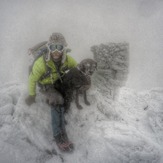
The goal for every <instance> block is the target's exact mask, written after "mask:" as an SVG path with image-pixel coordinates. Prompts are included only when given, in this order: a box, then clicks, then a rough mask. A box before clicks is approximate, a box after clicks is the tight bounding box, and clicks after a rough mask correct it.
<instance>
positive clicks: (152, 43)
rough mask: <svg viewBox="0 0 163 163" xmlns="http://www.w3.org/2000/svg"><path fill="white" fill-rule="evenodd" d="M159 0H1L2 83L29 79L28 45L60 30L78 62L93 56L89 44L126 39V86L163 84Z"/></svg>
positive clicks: (161, 5) (162, 22)
mask: <svg viewBox="0 0 163 163" xmlns="http://www.w3.org/2000/svg"><path fill="white" fill-rule="evenodd" d="M162 8H163V1H161V0H132V1H131V0H125V1H123V0H117V1H114V0H103V1H100V0H89V1H86V0H76V1H75V0H69V1H66V0H60V1H59V0H39V1H36V0H28V1H25V0H15V1H12V0H8V1H5V0H1V1H0V22H1V26H0V38H1V39H0V51H1V54H0V84H4V83H8V82H13V81H19V82H23V83H24V82H27V80H28V60H29V56H28V53H27V51H28V49H29V48H30V47H32V46H34V45H35V44H37V43H38V42H41V41H45V40H48V39H49V36H50V35H51V34H52V33H53V32H60V33H62V34H63V35H64V36H65V38H66V41H67V42H68V47H69V48H71V49H72V52H71V56H73V57H74V58H75V59H76V60H77V61H81V60H82V59H84V58H88V57H90V58H93V54H92V52H91V51H90V47H91V46H93V45H99V44H101V43H108V42H124V41H125V42H128V43H129V45H130V65H129V74H128V80H127V82H126V87H130V88H132V89H135V90H138V91H141V90H146V89H151V88H154V87H163V64H162V60H163V55H162V52H163V46H162V45H163V32H162V29H163V10H162Z"/></svg>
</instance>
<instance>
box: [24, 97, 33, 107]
mask: <svg viewBox="0 0 163 163" xmlns="http://www.w3.org/2000/svg"><path fill="white" fill-rule="evenodd" d="M25 102H26V104H27V105H28V106H30V105H32V104H33V103H35V96H28V97H27V98H26V99H25Z"/></svg>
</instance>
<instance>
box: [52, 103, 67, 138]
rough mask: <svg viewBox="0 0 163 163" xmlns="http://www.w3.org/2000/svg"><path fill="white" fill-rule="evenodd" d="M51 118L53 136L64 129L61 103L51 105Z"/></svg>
mask: <svg viewBox="0 0 163 163" xmlns="http://www.w3.org/2000/svg"><path fill="white" fill-rule="evenodd" d="M51 118H52V129H53V136H57V135H58V134H60V133H61V132H63V131H65V118H64V107H63V106H62V105H55V106H51Z"/></svg>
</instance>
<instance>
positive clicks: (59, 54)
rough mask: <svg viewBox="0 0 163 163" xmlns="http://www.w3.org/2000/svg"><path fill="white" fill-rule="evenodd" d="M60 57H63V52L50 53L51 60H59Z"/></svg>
mask: <svg viewBox="0 0 163 163" xmlns="http://www.w3.org/2000/svg"><path fill="white" fill-rule="evenodd" d="M62 55H63V52H58V51H55V52H51V57H52V59H53V60H54V61H58V60H61V58H62Z"/></svg>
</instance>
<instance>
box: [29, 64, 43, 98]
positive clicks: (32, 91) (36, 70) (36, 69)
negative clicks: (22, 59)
mask: <svg viewBox="0 0 163 163" xmlns="http://www.w3.org/2000/svg"><path fill="white" fill-rule="evenodd" d="M43 67H44V66H43V65H42V66H41V64H39V62H35V64H34V65H33V68H32V72H31V73H30V75H29V82H28V87H29V95H30V96H34V95H36V83H37V82H38V81H39V79H40V77H41V76H42V75H43V74H44V73H45V72H44V70H43Z"/></svg>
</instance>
